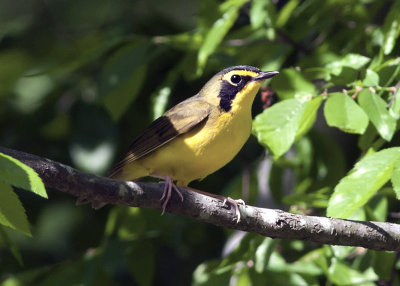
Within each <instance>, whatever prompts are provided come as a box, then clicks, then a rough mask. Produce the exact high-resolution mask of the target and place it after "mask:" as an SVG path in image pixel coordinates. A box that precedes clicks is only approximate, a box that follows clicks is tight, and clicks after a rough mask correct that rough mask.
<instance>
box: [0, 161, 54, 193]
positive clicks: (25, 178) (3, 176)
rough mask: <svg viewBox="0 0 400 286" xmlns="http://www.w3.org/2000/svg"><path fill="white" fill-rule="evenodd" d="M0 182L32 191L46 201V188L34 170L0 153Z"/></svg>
mask: <svg viewBox="0 0 400 286" xmlns="http://www.w3.org/2000/svg"><path fill="white" fill-rule="evenodd" d="M0 182H3V183H6V184H10V185H12V186H15V187H17V188H22V189H24V190H27V191H32V192H34V193H35V194H37V195H39V196H41V197H43V198H46V199H47V193H46V188H45V187H44V185H43V182H42V180H41V179H40V177H39V176H38V174H37V173H36V172H35V170H33V169H32V168H31V167H29V166H27V165H25V164H24V163H22V162H21V161H19V160H17V159H15V158H13V157H11V156H8V155H6V154H3V153H0Z"/></svg>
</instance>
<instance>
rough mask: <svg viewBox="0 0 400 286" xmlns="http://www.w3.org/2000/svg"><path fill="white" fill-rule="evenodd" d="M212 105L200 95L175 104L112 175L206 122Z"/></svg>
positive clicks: (147, 132)
mask: <svg viewBox="0 0 400 286" xmlns="http://www.w3.org/2000/svg"><path fill="white" fill-rule="evenodd" d="M211 108H212V106H211V105H210V104H209V103H207V102H205V101H203V100H202V99H201V98H200V97H199V96H193V97H191V98H188V99H187V100H185V101H182V102H181V103H179V104H178V105H176V106H174V107H173V108H171V109H170V110H168V111H167V112H165V114H164V115H163V116H161V117H159V118H158V119H156V120H155V121H153V122H152V123H151V124H150V126H149V127H147V128H146V129H145V130H144V131H143V133H142V134H141V135H139V137H137V138H136V139H135V140H134V141H133V142H132V144H131V145H130V147H129V151H128V153H127V154H126V155H125V157H124V159H123V160H121V161H120V162H119V163H118V164H117V165H116V166H115V167H114V168H113V169H112V170H111V172H110V175H109V176H110V177H113V176H115V175H116V174H118V173H119V172H120V171H121V169H122V168H123V167H124V166H125V165H127V164H129V163H131V162H133V161H135V160H137V159H140V158H142V157H143V156H146V155H147V154H149V153H151V152H153V151H155V150H157V149H158V148H160V147H161V146H163V145H165V144H166V143H168V142H169V141H171V140H172V139H174V138H176V137H177V136H179V135H181V134H184V133H186V132H189V131H190V130H192V129H193V128H195V127H197V126H199V125H200V124H202V123H203V122H205V121H206V120H207V118H208V116H209V114H210V112H211Z"/></svg>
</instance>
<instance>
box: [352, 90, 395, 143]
mask: <svg viewBox="0 0 400 286" xmlns="http://www.w3.org/2000/svg"><path fill="white" fill-rule="evenodd" d="M358 102H359V104H360V106H361V107H362V108H363V109H364V111H365V112H366V113H367V115H368V117H369V119H370V120H371V122H372V124H374V126H375V128H376V130H377V131H378V133H379V135H380V136H381V137H382V138H383V139H385V140H386V141H390V140H391V139H392V136H393V134H394V132H395V130H396V120H395V119H394V118H393V117H392V116H390V113H389V111H388V110H387V109H386V102H385V101H384V100H383V99H382V98H381V97H380V96H379V95H377V94H375V93H372V92H371V91H370V90H369V89H364V90H363V91H361V92H360V94H359V95H358Z"/></svg>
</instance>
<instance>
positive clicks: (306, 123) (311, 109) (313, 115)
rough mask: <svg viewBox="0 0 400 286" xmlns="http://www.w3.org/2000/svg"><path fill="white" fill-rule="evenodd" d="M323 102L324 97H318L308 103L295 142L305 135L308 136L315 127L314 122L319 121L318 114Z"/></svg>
mask: <svg viewBox="0 0 400 286" xmlns="http://www.w3.org/2000/svg"><path fill="white" fill-rule="evenodd" d="M322 101H323V98H322V96H317V97H314V98H313V99H311V100H309V101H308V102H307V104H306V108H305V110H304V112H303V116H302V117H301V120H300V125H299V129H298V130H297V133H296V138H295V140H297V139H299V138H301V137H303V136H304V134H306V133H307V132H308V131H309V130H310V129H311V128H312V127H313V125H314V122H315V120H316V119H317V112H318V109H319V107H320V105H321V103H322Z"/></svg>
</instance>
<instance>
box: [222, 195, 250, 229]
mask: <svg viewBox="0 0 400 286" xmlns="http://www.w3.org/2000/svg"><path fill="white" fill-rule="evenodd" d="M226 203H230V204H231V205H232V206H233V207H234V208H235V214H236V217H237V219H236V223H239V222H240V209H239V204H241V205H243V206H245V205H246V203H245V202H244V201H243V200H242V199H239V200H234V199H232V198H231V197H226V198H225V199H224V202H223V203H222V205H223V206H225V205H226Z"/></svg>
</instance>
